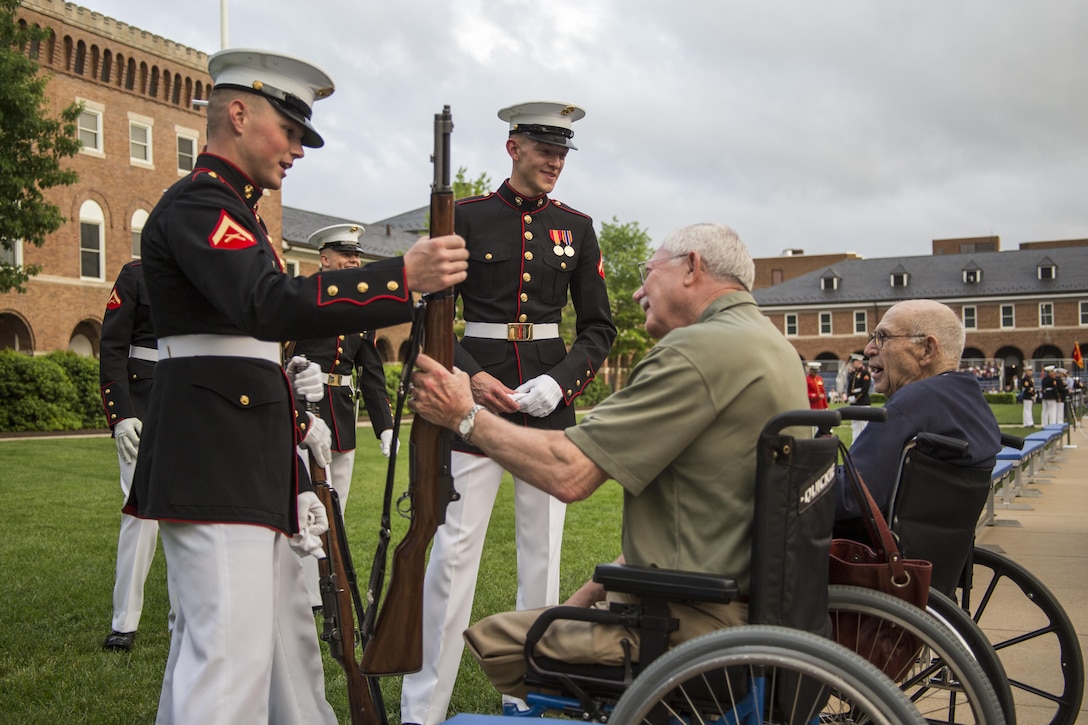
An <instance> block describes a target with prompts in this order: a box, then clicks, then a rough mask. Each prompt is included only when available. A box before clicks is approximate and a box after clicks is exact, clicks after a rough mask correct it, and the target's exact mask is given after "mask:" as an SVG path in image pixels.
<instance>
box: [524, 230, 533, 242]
mask: <svg viewBox="0 0 1088 725" xmlns="http://www.w3.org/2000/svg"><path fill="white" fill-rule="evenodd" d="M525 239H527V240H528V241H530V242H531V241H532V240H533V233H532V232H525Z"/></svg>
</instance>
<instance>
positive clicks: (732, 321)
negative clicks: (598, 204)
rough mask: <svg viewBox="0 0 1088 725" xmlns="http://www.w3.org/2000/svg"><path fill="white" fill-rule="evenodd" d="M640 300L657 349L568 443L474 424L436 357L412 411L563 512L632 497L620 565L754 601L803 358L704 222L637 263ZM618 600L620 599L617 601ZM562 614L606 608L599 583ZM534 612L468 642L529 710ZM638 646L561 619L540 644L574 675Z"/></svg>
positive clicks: (496, 419)
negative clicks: (611, 485) (768, 437)
mask: <svg viewBox="0 0 1088 725" xmlns="http://www.w3.org/2000/svg"><path fill="white" fill-rule="evenodd" d="M639 271H640V273H641V275H642V286H641V287H639V289H638V290H637V291H636V292H635V300H636V301H637V302H638V303H639V305H641V307H642V309H643V311H644V312H645V314H646V331H647V332H648V333H649V334H650V335H651V336H652V337H654V338H655V339H658V342H657V344H656V345H655V346H654V348H653V349H652V350H651V351H650V352H649V353H647V355H646V357H645V358H643V359H642V361H641V362H639V363H638V365H636V366H635V368H634V370H633V371H632V372H631V377H630V381H629V383H628V385H627V387H625V388H623V389H622V390H619V391H617V392H616V393H614V394H613V395H611V396H610V397H609V398H608V399H607V400H605V401H604V402H603V403H601V404H600V405H598V406H596V407H595V408H594V409H593V410H592V411H591V412H590V413H589V414H587V415H586V416H585V418H584V419H583V420H582V422H581V423H579V424H578V425H576V426H573V427H571V428H568V429H566V430H564V431H558V430H552V431H540V430H532V429H529V428H525V427H523V426H518V425H514V424H512V423H511V422H510V421H507V420H504V419H503V417H500V416H498V415H495V414H493V413H492V412H490V411H489V410H488V411H484V410H481V411H478V412H474V411H475V408H474V406H473V403H474V400H473V396H472V391H471V388H470V383H469V379H468V376H467V375H465V374H464V373H461V372H457V373H450V372H448V371H446V370H445V368H443V367H442V366H441V365H437V364H436V363H435V361H434V360H432V359H431V358H428V357H426V356H420V358H419V362H418V365H419V370H418V371H417V372H416V373H414V374H413V375H412V383H413V386H414V393H413V398H412V402H411V403H410V406H411V407H412V409H413V410H414V411H415V412H416V413H417V414H419V415H422V416H423V417H424V418H426V419H428V420H430V421H432V422H434V423H436V424H439V425H443V426H445V427H447V428H451V429H453V430H455V431H457V432H458V434H459V435H460V436H461V437H462V438H463V439H465V440H468V441H471V443H472V444H473V445H475V446H477V447H479V448H480V449H481V450H483V451H484V452H486V453H487V455H489V456H490V457H491V458H493V459H494V460H496V461H499V462H500V463H501V464H502V465H503V467H504V468H506V469H508V470H510V471H511V472H513V473H514V475H516V476H520V477H522V478H524V479H525V480H526V481H528V482H529V483H530V484H531V485H533V486H535V487H537V488H539V489H541V490H543V491H546V492H547V493H549V494H551V495H553V496H556V497H557V498H559V499H561V500H563V501H567V502H570V501H578V500H581V499H584V498H587V497H588V496H590V495H591V494H592V493H593V492H594V491H595V490H596V489H597V488H598V487H599V486H601V485H602V484H604V483H605V482H606V481H607V480H609V479H610V478H612V479H615V480H616V481H617V482H618V483H619V485H620V486H622V487H623V489H624V498H623V535H622V546H621V551H622V559H623V560H624V561H626V562H627V563H628V564H633V565H636V566H643V567H661V568H670V569H672V568H678V569H684V570H690V571H699V572H706V573H710V574H717V575H720V576H728V577H731V578H735V579H736V580H737V582H738V584H739V586H740V589H741V593H742V594H745V595H746V594H747V593H748V582H749V578H750V576H749V570H750V566H751V554H752V552H751V541H750V532H751V526H752V516H753V512H754V503H755V476H756V443H757V439H758V437H759V431H760V430H761V429H762V428H763V426H764V425H765V424H766V422H767V421H768V420H770V419H771V417H773V416H774V415H776V414H778V413H782V412H785V411H787V410H796V409H798V408H806V407H807V397H806V393H805V381H804V375H803V374H802V373H801V368H800V366H799V365H798V364H797V353H796V352H795V351H794V349H793V347H792V346H791V345H790V344H789V342H788V341H787V340H786V338H785V337H783V335H782V333H781V332H779V331H778V330H777V329H775V327H774V325H773V324H771V322H770V321H769V320H768V319H767V318H766V317H765V316H764V315H763V314H762V313H761V312H760V310H759V307H758V306H757V305H756V302H755V300H754V299H753V298H752V295H751V294H750V293H749V289H751V285H752V280H753V277H754V276H755V267H754V264H753V262H752V258H751V256H750V255H749V253H748V250H747V249H746V248H745V246H744V244H743V243H742V242H741V240H740V239H739V238H738V237H737V235H736V233H735V232H734V231H733V230H732V229H730V228H729V227H726V226H722V225H720V224H697V225H694V226H691V227H685V228H683V229H680V230H679V231H677V232H674V233H673V234H670V235H669V236H668V237H667V238H666V239H665V241H664V242H663V243H662V245H661V248H660V249H659V250H658V251H657V253H656V254H655V255H654V257H653V259H651V260H649V261H648V262H647V263H646V264H643V265H640V270H639ZM620 596H621V597H622V595H620ZM567 604H570V605H575V606H585V607H598V608H601V607H603V608H607V607H608V602H607V601H606V600H605V593H604V591H603V589H601V587H600V586H599V585H597V584H594V583H592V582H590V583H587V584H586V585H584V586H583V587H582V588H581V589H579V590H578V591H577V592H575V593H574V595H573V596H572V597H571V598H570V599H569V600H568V602H567ZM672 613H673V615H674V616H676V617H677V619H678V620H679V622H680V626H679V630H678V631H677V632H674V633H673V634H672V635H671V639H670V643H671V644H676V643H677V642H680V641H683V640H685V639H688V638H690V637H692V636H695V635H698V634H702V633H704V632H707V631H710V630H714V629H720V628H722V627H728V626H734V625H737V624H743V623H745V622H746V621H747V617H748V612H747V604H745V603H744V602H741V601H733V602H731V603H729V604H707V605H703V604H700V605H698V606H695V605H690V606H688V605H677V606H675V607H673V608H672ZM538 615H539V612H538V611H536V612H534V611H520V612H504V613H501V614H496V615H493V616H491V617H487V618H485V619H483V620H481V621H480V622H478V623H476V624H475V625H473V626H472V627H471V628H469V629H468V631H467V632H465V640H466V641H467V642H468V644H469V649H470V650H471V652H472V655H473V656H474V657H475V658H476V659H477V660H478V661H479V662H480V665H481V667H482V668H483V670H484V672H485V674H487V676H488V677H489V678H490V679H491V681H492V683H494V685H495V687H496V688H497V689H498V690H499V691H500V692H503V693H505V694H508V695H515V696H519V697H520V696H524V695H525V694H526V687H525V683H524V681H523V675H524V674H525V667H526V665H525V657H524V644H525V632H526V631H527V629H528V627H529V626H530V625H531V624H532V622H534V621H535V620H536V618H537V616H538ZM637 639H638V637H637V635H636V634H635V633H634V632H632V631H629V630H627V629H626V628H622V627H614V626H607V625H597V624H589V623H583V622H571V621H559V622H555V623H553V624H552V625H551V626H550V627H549V628H548V631H547V633H546V634H545V636H544V638H543V640H542V642H541V644H542V645H543V647H544V649H545V651H546V652H547V656H549V657H555V658H557V659H561V660H563V661H565V662H571V663H585V662H594V663H599V662H608V663H610V664H616V663H623V662H624V661H625V657H626V655H625V647H624V645H625V644H626V643H628V642H629V644H630V645H631V646H630V647H629V648H628V653H629V652H630V651H636V652H637V650H638V641H637Z"/></svg>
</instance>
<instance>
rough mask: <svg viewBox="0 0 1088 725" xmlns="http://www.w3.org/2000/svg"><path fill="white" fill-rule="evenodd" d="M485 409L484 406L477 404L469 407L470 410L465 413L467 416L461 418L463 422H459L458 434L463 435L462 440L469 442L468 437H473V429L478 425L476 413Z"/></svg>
mask: <svg viewBox="0 0 1088 725" xmlns="http://www.w3.org/2000/svg"><path fill="white" fill-rule="evenodd" d="M483 409H484V406H482V405H479V404H476V405H474V406H472V407H471V408H469V411H468V412H467V413H465V417H464V418H462V419H461V422H460V423H458V424H457V435H459V436H461V440H463V441H464V442H465V443H468V439H469V438H470V437H472V429H473V428H475V427H476V414H477V413H479V412H480V411H481V410H483Z"/></svg>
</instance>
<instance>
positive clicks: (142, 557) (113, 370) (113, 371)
mask: <svg viewBox="0 0 1088 725" xmlns="http://www.w3.org/2000/svg"><path fill="white" fill-rule="evenodd" d="M158 358H159V354H158V350H156V349H155V331H154V329H153V328H152V327H151V307H150V305H149V304H148V298H147V287H146V286H145V285H144V268H143V264H142V263H141V262H140V260H134V261H132V262H129V263H128V264H126V265H125V266H123V267H121V272H120V273H119V274H118V275H117V280H116V281H115V282H114V283H113V289H112V290H111V291H110V297H109V300H108V301H107V302H106V311H105V313H104V314H103V315H102V340H101V344H100V348H99V366H98V372H99V382H100V384H101V392H102V406H103V408H104V409H105V411H106V422H107V423H108V424H109V427H110V430H111V431H112V432H113V435H114V437H115V438H116V439H117V444H118V445H117V463H118V465H119V467H120V471H121V495H122V497H123V499H127V498H128V494H129V490H130V489H131V488H132V474H133V471H134V470H135V468H136V456H135V455H134V452H135V451H136V450H138V448H139V442H140V430H141V428H142V424H143V418H144V411H145V410H146V408H147V404H148V400H149V399H150V397H151V382H152V379H153V378H154V374H155V363H156V362H157V361H158ZM158 535H159V525H158V522H156V521H154V520H153V519H140V518H136V517H135V516H130V515H129V514H125V513H122V514H121V530H120V533H119V534H118V536H117V573H116V577H115V579H114V584H113V621H112V623H111V631H110V633H109V635H107V636H106V640H105V642H104V643H103V645H102V646H103V648H104V649H111V650H123V651H128V650H129V649H131V648H132V643H133V641H134V640H135V638H136V630H137V629H138V628H139V626H140V615H141V613H142V612H143V603H144V581H145V580H146V579H147V572H148V571H149V570H150V569H151V562H152V561H153V560H154V558H155V547H156V543H157V541H158Z"/></svg>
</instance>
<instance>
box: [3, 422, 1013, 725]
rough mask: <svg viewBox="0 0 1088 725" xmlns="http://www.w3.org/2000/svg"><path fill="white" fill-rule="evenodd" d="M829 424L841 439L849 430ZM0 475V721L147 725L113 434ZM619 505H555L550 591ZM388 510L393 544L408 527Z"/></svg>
mask: <svg viewBox="0 0 1088 725" xmlns="http://www.w3.org/2000/svg"><path fill="white" fill-rule="evenodd" d="M1006 408H1007V409H1008V410H1004V409H1006ZM994 409H995V413H996V415H997V417H998V421H999V422H1001V423H1002V424H1004V425H1006V426H1009V427H1006V430H1008V431H1009V432H1012V433H1015V434H1017V435H1023V434H1024V433H1025V432H1027V431H1026V430H1025V429H1022V428H1017V427H1012V426H1018V424H1019V422H1020V410H1021V408H1020V406H1019V405H1005V406H994ZM835 432H836V433H837V434H838V435H839V436H840V437H841V438H842V439H843V441H844V442H846V443H848V444H849V442H850V440H851V435H850V426H849V425H848V424H847V425H844V426H840V427H839V428H837V429H836V431H835ZM404 439H405V440H407V431H405V433H404ZM360 443H361V445H360V448H359V449H358V451H357V459H356V465H355V475H354V480H353V482H352V493H351V499H350V503H349V506H348V511H347V521H346V526H347V532H348V538H349V541H350V542H351V547H352V552H353V556H354V560H355V563H356V566H357V567H358V569H359V577H360V581H361V582H365V581H366V571H367V569H368V568H369V565H370V561H371V559H372V557H373V551H374V546H375V543H376V538H377V536H376V534H377V529H378V525H379V522H380V515H381V512H380V507H381V501H382V496H383V490H384V482H385V459H384V458H382V457H381V455H380V454H379V453H378V450H377V448H378V447H377V445H376V443H375V442H374V441H373V439H372V438H371V437H370V431H369V430H361V431H360ZM406 465H407V464H406V463H405V461H404V460H403V459H402V460H401V461H400V462H399V466H398V483H397V486H396V491H397V494H398V495H399V493H400V492H401V491H403V490H404V489H405V487H406V480H407V473H406V471H405V468H406ZM0 470H3V471H4V475H3V478H2V480H0V500H3V501H4V511H5V512H6V516H5V519H6V520H7V526H8V528H7V529H6V531H7V534H6V535H5V536H3V537H0V581H2V582H3V590H2V592H3V593H2V594H0V723H5V724H7V725H22V724H27V725H30V724H35V725H36V724H38V723H60V722H64V723H110V724H113V723H147V722H152V721H153V720H154V717H155V710H156V707H157V703H158V694H159V687H160V684H161V680H162V672H163V667H164V666H165V663H166V655H167V651H168V649H169V635H168V633H167V630H166V616H167V610H168V604H167V598H166V568H165V564H164V559H163V556H162V554H161V552H160V553H158V554H157V555H156V557H155V562H154V565H153V566H152V569H151V573H150V575H149V576H148V579H147V584H146V586H145V605H144V612H143V620H142V622H141V626H140V632H139V636H138V638H137V640H136V646H135V647H134V649H133V650H132V652H131V653H129V654H119V653H114V652H103V651H102V650H101V644H102V639H103V638H104V637H105V635H106V634H107V633H108V632H109V625H110V617H111V597H112V591H113V578H114V561H115V556H116V547H117V529H118V523H119V517H120V506H121V495H120V487H119V485H118V481H117V475H118V474H117V458H116V449H115V447H114V444H113V441H112V440H111V439H110V438H108V437H104V436H102V437H91V438H41V439H30V440H8V441H0ZM512 490H513V486H512V483H511V482H510V481H509V480H507V482H506V484H505V485H504V486H503V487H502V489H501V491H500V494H499V500H498V501H497V503H496V506H495V509H494V512H493V514H492V517H491V526H490V528H489V531H488V538H487V543H486V545H485V549H484V555H483V562H482V564H481V568H480V580H479V586H478V589H477V596H476V600H475V603H474V606H473V615H472V616H473V621H476V620H477V619H479V618H481V617H483V616H486V615H488V614H491V613H494V612H499V611H506V610H509V609H513V606H514V595H515V589H516V581H517V579H516V566H515V555H514V522H513V495H512ZM621 506H622V493H621V490H620V488H619V486H617V485H616V484H614V483H609V484H606V485H605V486H604V487H602V489H601V490H600V491H598V492H597V493H596V494H595V495H594V496H592V497H591V498H590V499H589V500H587V501H584V502H581V503H577V504H572V505H571V506H569V507H568V509H567V526H566V536H565V540H564V546H563V569H562V580H561V586H560V589H561V592H560V596H561V597H566V596H567V595H568V594H570V593H571V592H573V591H574V590H575V589H577V588H578V587H579V586H580V585H581V584H582V582H584V581H585V580H586V579H587V578H588V577H589V576H590V575H591V574H592V571H593V567H594V566H595V565H596V564H597V563H599V562H604V561H611V560H612V559H614V558H615V557H616V556H617V555H618V553H619V542H620V513H621V512H620V509H621ZM394 518H395V520H394V523H393V529H394V531H393V540H394V542H396V541H399V540H400V538H401V537H402V536H403V534H404V531H405V529H406V528H407V521H406V520H405V519H403V518H400V517H396V516H395V517H394ZM390 556H392V549H390ZM322 650H323V651H324V650H325V648H324V645H322ZM325 681H326V691H327V694H328V698H329V701H330V702H331V703H332V706H333V708H334V709H335V710H336V712H337V714H338V716H339V717H340V719H341V721H344V722H346V721H347V693H346V689H345V688H346V685H345V682H344V677H343V673H342V671H341V670H340V667H339V665H338V664H337V663H336V662H335V661H333V660H332V659H330V658H329V657H328V655H327V654H326V655H325ZM382 689H383V692H384V696H385V704H386V708H387V710H388V711H389V716H390V722H394V723H395V722H399V721H400V716H399V712H400V708H399V703H400V678H399V677H389V678H383V680H382ZM499 709H500V702H499V697H498V695H497V694H496V693H495V691H494V689H492V687H491V685H490V683H489V682H488V681H487V679H486V678H485V677H484V676H483V673H482V672H481V671H480V669H479V667H478V666H477V665H476V663H475V661H474V660H473V659H472V658H471V657H470V656H468V655H467V654H466V655H465V656H464V658H463V660H462V667H461V672H460V674H459V677H458V681H457V686H456V689H455V690H454V695H453V701H452V703H451V706H450V711H451V713H457V712H475V713H485V714H486V713H497V712H499Z"/></svg>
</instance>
